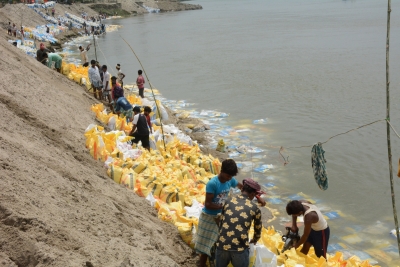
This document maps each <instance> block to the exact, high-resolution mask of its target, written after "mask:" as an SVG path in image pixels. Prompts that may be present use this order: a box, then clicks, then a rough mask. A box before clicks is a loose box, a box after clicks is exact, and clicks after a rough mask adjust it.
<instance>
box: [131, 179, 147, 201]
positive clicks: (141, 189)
mask: <svg viewBox="0 0 400 267" xmlns="http://www.w3.org/2000/svg"><path fill="white" fill-rule="evenodd" d="M134 191H135V193H136V194H137V195H138V196H140V197H147V195H148V194H149V190H148V189H147V187H145V186H144V185H142V183H141V182H140V180H139V179H136V180H135V189H134Z"/></svg>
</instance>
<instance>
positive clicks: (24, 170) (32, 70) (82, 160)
mask: <svg viewBox="0 0 400 267" xmlns="http://www.w3.org/2000/svg"><path fill="white" fill-rule="evenodd" d="M94 101H95V100H94V99H93V98H91V97H90V96H88V95H87V94H86V93H84V91H83V89H82V88H81V87H80V86H78V85H76V84H75V83H73V82H71V81H69V80H68V79H67V78H65V77H64V76H62V75H60V74H58V73H56V72H54V71H51V70H50V69H48V68H46V67H45V66H43V65H41V64H39V63H38V62H37V61H36V60H35V59H33V58H29V57H27V56H26V55H25V54H24V53H23V52H22V51H20V50H18V49H17V48H15V47H13V46H12V45H10V44H8V43H7V42H6V41H5V40H4V38H0V188H1V194H0V266H15V265H17V266H157V267H158V266H189V267H190V266H195V265H194V263H193V262H194V260H193V258H192V256H191V250H190V249H189V247H187V246H186V245H185V244H184V243H183V242H182V241H181V239H180V237H179V235H178V232H177V230H176V228H175V227H174V226H172V225H170V224H167V223H164V222H162V221H160V220H159V219H158V218H157V214H156V212H155V210H154V209H153V208H151V207H150V206H149V205H148V203H147V202H146V200H145V199H143V198H140V197H137V196H136V195H135V194H134V193H132V192H131V191H128V190H127V189H125V188H123V187H122V186H120V185H117V184H116V183H114V182H113V181H112V180H110V179H109V178H108V177H107V176H106V173H105V171H104V169H103V168H102V166H101V164H100V163H99V162H95V161H94V160H93V159H92V158H91V157H90V155H89V153H88V152H87V151H86V149H85V139H84V136H83V133H84V130H85V129H86V127H87V126H88V125H89V124H90V123H93V122H95V121H94V115H93V113H92V112H90V110H89V107H90V105H91V104H93V103H95V102H94Z"/></svg>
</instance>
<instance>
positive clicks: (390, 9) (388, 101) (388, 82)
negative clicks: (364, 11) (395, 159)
mask: <svg viewBox="0 0 400 267" xmlns="http://www.w3.org/2000/svg"><path fill="white" fill-rule="evenodd" d="M391 6H392V5H391V0H388V11H387V33H386V120H387V122H386V134H387V146H388V158H389V177H390V190H391V193H392V207H393V217H394V224H395V226H396V236H397V246H398V248H399V255H400V235H399V222H398V220H397V210H396V197H395V194H394V187H393V167H392V147H391V145H390V125H389V122H390V94H389V92H390V91H389V87H390V79H389V43H390V12H392V7H391Z"/></svg>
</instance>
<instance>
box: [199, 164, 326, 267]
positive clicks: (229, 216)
mask: <svg viewBox="0 0 400 267" xmlns="http://www.w3.org/2000/svg"><path fill="white" fill-rule="evenodd" d="M237 174H238V168H237V165H236V163H235V161H234V160H233V159H227V160H224V161H223V162H222V166H221V172H220V174H218V175H217V176H215V177H214V178H212V179H211V180H210V181H209V182H208V183H207V185H206V199H205V204H204V208H203V211H202V213H201V215H200V218H199V224H198V230H197V236H196V242H195V250H196V251H197V252H198V253H199V254H200V262H199V263H200V264H199V266H200V267H205V266H206V263H207V259H208V258H209V257H211V254H212V252H211V251H212V249H213V247H214V246H215V260H216V267H226V266H228V265H229V263H232V265H233V266H234V267H248V266H249V261H250V255H249V245H250V243H253V244H256V243H257V241H258V240H259V239H260V238H261V230H262V221H261V211H260V209H259V207H258V206H257V204H256V203H255V202H254V201H253V200H257V202H258V203H259V204H260V205H261V206H265V201H264V200H263V199H262V198H261V195H262V194H265V193H264V192H263V191H261V186H260V185H259V184H258V183H257V182H256V181H254V180H253V179H250V178H246V179H244V180H243V182H242V183H240V182H238V181H237V180H236V179H235V178H234V176H235V175H237ZM235 187H237V188H239V189H240V190H241V194H239V195H237V196H235V195H234V196H232V197H228V195H229V192H230V189H231V188H235ZM286 211H287V213H288V215H291V216H292V231H294V232H297V231H298V227H297V217H298V216H304V233H303V235H302V236H301V238H300V240H299V242H298V243H297V244H296V245H295V248H298V247H299V246H301V245H303V247H302V249H301V252H302V253H303V254H307V253H308V251H309V249H310V247H311V246H314V250H315V254H316V255H317V256H318V257H321V256H323V257H325V258H326V250H327V247H328V241H329V227H328V224H327V222H326V220H325V219H324V217H323V216H322V214H321V212H320V211H319V209H318V208H317V207H315V206H314V205H312V204H311V203H309V202H307V201H305V200H293V201H290V202H289V203H288V204H287V206H286ZM252 224H253V228H254V235H253V238H252V239H251V240H250V239H249V230H250V227H251V225H252Z"/></svg>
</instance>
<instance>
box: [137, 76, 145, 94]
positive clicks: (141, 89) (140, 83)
mask: <svg viewBox="0 0 400 267" xmlns="http://www.w3.org/2000/svg"><path fill="white" fill-rule="evenodd" d="M142 73H143V72H142V70H138V77H137V79H136V85H137V87H138V88H139V96H140V97H141V98H144V83H145V81H144V78H143V76H142Z"/></svg>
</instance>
